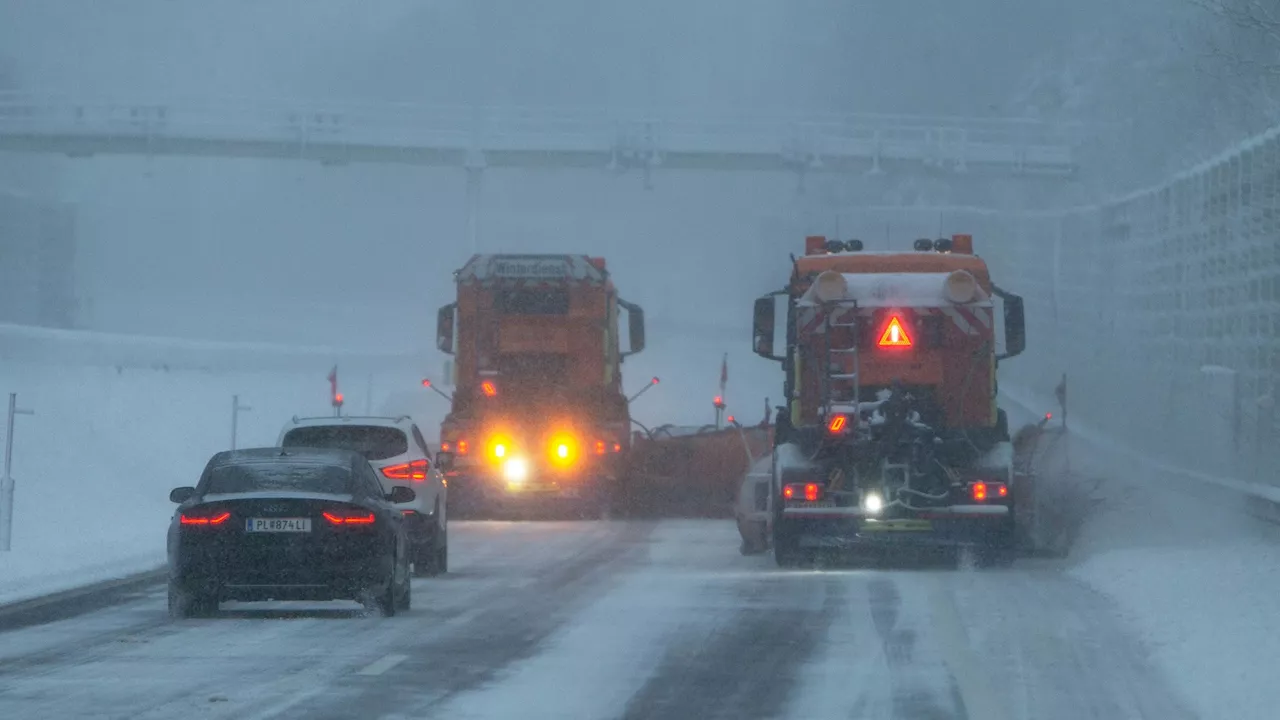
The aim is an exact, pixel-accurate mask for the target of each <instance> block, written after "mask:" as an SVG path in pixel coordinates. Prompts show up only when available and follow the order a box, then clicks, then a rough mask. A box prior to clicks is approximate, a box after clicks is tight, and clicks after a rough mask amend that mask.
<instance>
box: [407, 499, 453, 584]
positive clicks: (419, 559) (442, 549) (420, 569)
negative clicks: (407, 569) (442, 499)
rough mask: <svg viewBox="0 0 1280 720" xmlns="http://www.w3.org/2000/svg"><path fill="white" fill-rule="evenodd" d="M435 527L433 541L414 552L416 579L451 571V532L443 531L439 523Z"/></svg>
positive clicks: (420, 546)
mask: <svg viewBox="0 0 1280 720" xmlns="http://www.w3.org/2000/svg"><path fill="white" fill-rule="evenodd" d="M436 512H437V513H439V510H437V511H436ZM437 517H439V516H438V515H437ZM433 527H434V528H435V529H434V530H433V531H432V533H431V539H430V540H428V541H427V542H426V543H423V544H422V545H419V546H418V549H417V550H416V551H415V552H414V557H413V574H414V576H416V577H435V576H436V575H439V574H441V573H444V572H447V571H448V569H449V531H448V530H441V529H440V525H439V524H438V523H437V524H436V525H434V526H433Z"/></svg>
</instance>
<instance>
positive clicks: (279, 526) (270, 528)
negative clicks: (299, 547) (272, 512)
mask: <svg viewBox="0 0 1280 720" xmlns="http://www.w3.org/2000/svg"><path fill="white" fill-rule="evenodd" d="M244 529H245V532H311V518H249V519H248V520H247V521H245V528H244Z"/></svg>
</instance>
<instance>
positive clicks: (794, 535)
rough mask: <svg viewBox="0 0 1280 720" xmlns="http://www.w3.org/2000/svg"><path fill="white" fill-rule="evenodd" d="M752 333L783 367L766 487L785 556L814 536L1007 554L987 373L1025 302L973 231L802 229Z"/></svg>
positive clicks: (1010, 345)
mask: <svg viewBox="0 0 1280 720" xmlns="http://www.w3.org/2000/svg"><path fill="white" fill-rule="evenodd" d="M997 299H998V300H1000V303H999V304H1000V306H1002V307H1001V310H1000V311H999V314H1000V315H1001V316H1002V317H1001V318H1000V319H1002V321H1003V322H1001V323H997V303H996V302H995V301H996V300H997ZM782 306H785V310H784V312H785V315H786V318H785V319H786V322H785V327H786V337H785V340H783V341H782V342H780V343H775V339H774V323H775V315H776V313H777V311H778V310H779V309H780V307H782ZM998 325H1003V337H1002V338H1001V337H998V335H1000V333H999V332H998V330H997V326H998ZM753 328H754V329H753V344H754V348H753V349H754V350H755V352H756V354H758V355H760V356H762V357H765V358H769V359H771V360H775V361H777V362H780V363H781V364H782V368H783V371H784V373H785V377H784V380H783V385H784V387H783V390H784V397H785V398H786V399H787V405H786V406H785V407H783V408H779V416H778V419H777V424H776V427H775V437H774V451H773V462H772V466H773V467H772V471H771V480H770V486H769V491H768V493H761V495H762V496H763V497H761V498H760V502H761V504H762V505H763V506H764V507H762V508H761V510H762V511H764V514H765V517H766V522H765V526H766V530H765V532H766V538H765V540H766V541H767V542H768V544H771V545H772V547H773V550H774V555H775V557H776V559H777V562H778V564H779V565H782V566H789V565H795V564H798V563H800V562H802V561H804V560H806V559H807V557H808V556H811V555H813V554H814V553H815V552H816V551H818V550H819V549H820V548H824V547H825V548H852V547H859V546H872V547H876V546H879V547H896V546H902V545H916V546H950V547H956V546H968V547H973V548H975V549H978V550H979V552H980V553H981V556H982V557H985V558H988V561H996V562H1001V561H1004V560H1005V559H1007V558H1008V559H1011V558H1012V556H1013V554H1014V548H1015V543H1016V539H1015V538H1016V535H1017V529H1018V517H1017V512H1016V508H1017V507H1018V506H1019V503H1018V495H1019V491H1020V489H1021V488H1020V487H1017V486H1015V483H1014V477H1015V476H1014V471H1013V466H1014V457H1013V446H1012V444H1011V442H1010V437H1009V428H1008V420H1007V417H1006V415H1005V413H1004V411H1003V410H1001V409H1000V408H998V407H997V405H996V368H997V366H998V364H999V363H1000V362H1001V361H1003V360H1006V359H1008V358H1011V357H1013V356H1015V355H1018V354H1019V353H1021V352H1022V351H1023V349H1024V347H1025V344H1026V340H1025V331H1024V320H1023V305H1022V299H1021V298H1020V297H1018V296H1017V295H1014V294H1012V293H1009V292H1006V291H1004V290H1002V289H1001V288H999V287H997V286H996V285H995V284H993V283H992V281H991V278H990V276H989V274H988V271H987V265H986V263H985V262H984V261H983V260H982V259H981V258H979V257H978V256H976V255H974V253H973V240H972V238H971V237H970V236H968V235H954V236H952V237H951V238H943V239H940V240H928V239H922V240H917V241H916V243H915V248H914V251H905V252H864V251H863V249H862V243H861V242H859V241H857V240H851V241H847V242H842V241H829V240H827V239H826V238H824V237H821V236H814V237H809V238H806V241H805V254H804V256H803V257H800V258H798V259H795V260H794V265H793V269H792V274H791V279H790V282H789V283H788V285H787V287H786V288H785V289H783V290H779V291H777V292H775V293H772V294H771V295H768V296H765V297H761V298H759V299H757V300H756V303H755V313H754V319H753ZM744 540H745V537H744Z"/></svg>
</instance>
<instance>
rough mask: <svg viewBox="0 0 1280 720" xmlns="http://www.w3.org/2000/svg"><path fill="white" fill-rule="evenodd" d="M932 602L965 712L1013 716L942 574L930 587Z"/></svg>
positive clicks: (976, 718)
mask: <svg viewBox="0 0 1280 720" xmlns="http://www.w3.org/2000/svg"><path fill="white" fill-rule="evenodd" d="M929 606H930V610H931V611H932V612H931V613H930V614H931V615H933V626H934V629H935V630H937V638H938V647H939V649H941V650H942V658H943V660H944V661H945V662H946V663H947V667H948V668H949V669H950V670H951V676H952V677H954V678H955V681H956V685H957V688H958V689H959V691H960V699H961V700H962V701H963V702H964V709H965V714H966V715H967V716H968V717H969V718H972V719H973V720H1010V718H1011V716H1010V715H1009V711H1008V708H1006V707H1005V705H1004V703H1003V702H1001V701H1000V698H999V697H998V696H997V695H996V693H995V691H994V690H993V689H992V687H991V684H990V683H989V682H988V681H987V675H986V673H985V672H984V671H983V668H984V667H986V666H985V665H983V664H982V663H980V662H979V661H978V658H977V656H975V655H974V654H973V648H971V647H969V638H968V637H967V636H966V635H965V631H964V624H963V622H962V621H961V620H960V611H959V610H958V609H956V603H955V599H954V598H952V597H951V592H950V591H949V590H948V589H947V587H946V586H945V584H944V583H943V580H942V579H941V578H938V579H936V580H935V581H934V585H933V587H932V588H931V589H930V592H929Z"/></svg>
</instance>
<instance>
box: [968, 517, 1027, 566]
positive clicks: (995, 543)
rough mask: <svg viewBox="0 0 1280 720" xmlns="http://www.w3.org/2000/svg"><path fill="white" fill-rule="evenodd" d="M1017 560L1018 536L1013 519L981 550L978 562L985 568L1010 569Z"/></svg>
mask: <svg viewBox="0 0 1280 720" xmlns="http://www.w3.org/2000/svg"><path fill="white" fill-rule="evenodd" d="M1017 558H1018V535H1017V533H1016V532H1015V525H1014V522H1013V518H1012V517H1011V518H1009V521H1008V523H1007V524H1006V526H1005V527H1004V528H1002V529H1000V530H998V531H996V532H995V533H994V534H992V536H991V538H990V539H989V540H988V541H987V543H986V544H984V545H983V546H982V547H981V548H980V551H979V553H978V562H979V564H981V565H982V566H983V567H1009V566H1010V565H1012V564H1013V562H1014V560H1016V559H1017Z"/></svg>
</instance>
